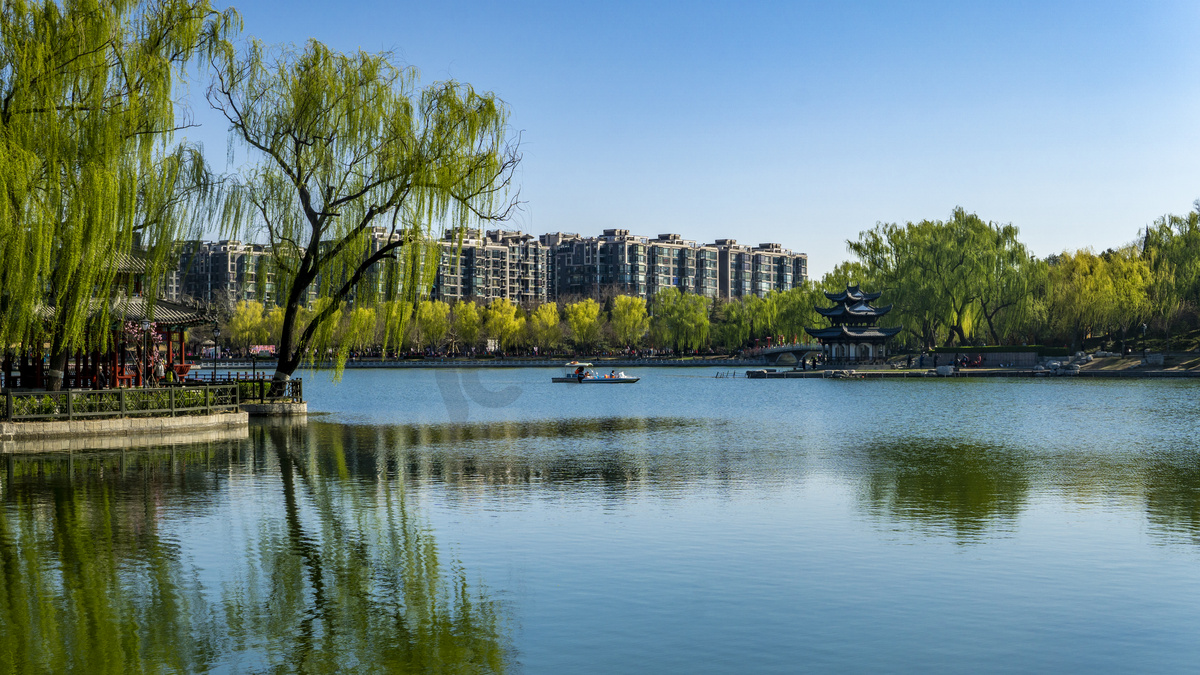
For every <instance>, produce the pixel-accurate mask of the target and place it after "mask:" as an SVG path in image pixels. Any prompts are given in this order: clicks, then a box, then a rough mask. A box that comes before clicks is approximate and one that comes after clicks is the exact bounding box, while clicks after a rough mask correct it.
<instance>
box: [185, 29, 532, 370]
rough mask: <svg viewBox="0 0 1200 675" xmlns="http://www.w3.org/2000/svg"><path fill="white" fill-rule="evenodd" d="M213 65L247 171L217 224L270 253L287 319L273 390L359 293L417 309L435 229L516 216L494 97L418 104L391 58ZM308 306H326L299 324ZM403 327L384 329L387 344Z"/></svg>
mask: <svg viewBox="0 0 1200 675" xmlns="http://www.w3.org/2000/svg"><path fill="white" fill-rule="evenodd" d="M219 66H220V67H219V69H218V70H219V72H218V75H217V77H216V80H215V81H214V83H213V85H212V86H211V87H210V88H209V91H208V100H209V102H210V104H211V105H212V106H213V107H214V108H216V109H217V110H218V111H219V112H221V113H222V114H223V115H224V116H225V118H226V119H227V120H228V121H229V124H230V133H231V136H232V138H233V139H235V140H236V141H237V142H239V143H240V144H241V145H243V146H245V148H247V149H248V151H249V152H250V153H251V155H252V157H254V158H255V161H253V162H252V163H251V164H250V165H249V166H248V167H247V168H245V169H244V170H243V171H242V173H241V175H240V177H239V179H238V180H237V183H236V187H235V189H234V190H233V193H234V195H235V199H233V200H231V201H230V204H231V205H233V206H234V207H235V208H234V209H232V210H231V211H230V212H229V214H227V216H228V220H227V222H228V223H231V224H232V225H231V227H236V228H238V229H240V230H243V231H246V234H247V237H248V238H263V239H266V240H267V242H268V243H269V244H270V246H271V251H272V263H273V265H274V268H275V279H276V284H277V286H278V288H279V298H280V300H281V301H282V305H283V308H284V320H283V325H282V326H281V330H280V337H279V344H278V349H277V352H278V355H279V365H278V366H277V368H276V371H275V379H276V380H277V381H278V380H285V379H288V378H290V377H291V375H292V373H293V372H295V370H296V368H297V367H299V365H300V364H301V362H302V361H303V360H304V359H305V358H312V355H315V354H320V353H324V352H325V351H326V348H327V345H324V344H322V340H321V337H320V336H321V335H322V334H323V331H322V326H323V325H324V324H326V323H327V322H329V321H330V320H331V319H332V318H333V317H334V316H335V314H336V313H337V312H338V311H340V309H341V307H342V306H343V305H344V304H345V303H346V302H347V300H348V299H350V298H352V297H354V296H355V294H356V293H357V292H358V291H360V290H362V288H363V287H365V286H371V287H372V288H379V287H380V286H382V298H381V299H383V300H384V301H396V300H399V301H402V302H407V303H412V302H415V299H416V297H417V296H418V294H419V293H420V292H421V291H422V290H423V289H424V288H425V287H427V286H428V285H429V283H430V282H431V281H432V275H433V274H434V272H435V271H436V260H437V256H438V250H437V245H436V243H434V235H433V232H434V230H435V228H437V227H440V226H443V225H449V226H452V227H458V228H460V229H465V228H466V227H467V226H468V225H471V224H477V223H478V222H479V221H489V220H499V219H504V218H506V217H507V216H508V215H509V213H510V211H511V210H512V208H513V205H514V204H515V202H513V201H511V200H510V199H509V197H508V194H507V188H508V186H509V184H510V180H511V178H512V172H513V169H514V167H515V166H516V163H517V161H518V159H519V158H518V156H517V154H516V146H515V145H514V144H510V143H509V142H508V141H506V131H507V126H506V121H505V119H506V110H505V107H504V105H503V104H502V103H501V101H499V100H498V99H497V98H496V97H495V96H494V95H492V94H480V93H477V92H476V91H475V90H474V89H472V88H471V87H470V86H468V85H464V84H460V83H457V82H446V83H440V84H435V85H432V86H429V87H427V88H424V89H420V90H419V91H418V89H417V84H416V81H417V77H416V72H415V71H414V70H412V69H401V68H399V67H397V66H396V65H394V64H393V63H392V61H391V56H390V55H389V54H386V53H384V54H368V53H365V52H358V53H354V54H341V53H338V52H335V51H332V50H330V49H329V48H328V47H326V46H325V45H323V44H321V43H320V42H317V41H315V40H313V41H309V43H308V44H307V45H306V47H305V48H304V50H303V51H302V52H299V53H297V52H295V51H293V50H289V49H281V50H278V51H276V50H268V49H266V48H265V47H264V46H263V45H262V44H261V43H259V42H251V44H250V45H249V47H248V48H247V50H246V51H245V53H244V54H242V55H241V56H239V57H238V58H237V59H233V60H230V61H228V62H226V63H223V64H219ZM426 260H430V261H431V262H432V263H433V264H429V265H426V264H425V262H426ZM310 293H314V294H315V295H317V296H318V297H319V298H325V299H328V302H327V303H323V304H322V310H321V311H318V312H313V313H312V314H311V316H310V317H309V318H307V319H306V320H304V321H300V320H299V319H300V318H301V311H300V310H301V307H302V306H304V305H305V304H306V303H307V302H309V298H310ZM402 324H403V322H401V321H394V322H392V325H390V326H388V331H389V333H391V334H392V335H393V336H394V337H395V338H397V341H398V338H399V332H400V330H402V328H403V325H402ZM341 362H342V361H341V359H340V358H339V364H340V363H341Z"/></svg>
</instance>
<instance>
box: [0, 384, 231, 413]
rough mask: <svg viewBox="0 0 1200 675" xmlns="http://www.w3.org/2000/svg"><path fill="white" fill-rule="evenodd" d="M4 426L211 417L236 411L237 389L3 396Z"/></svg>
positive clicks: (6, 393)
mask: <svg viewBox="0 0 1200 675" xmlns="http://www.w3.org/2000/svg"><path fill="white" fill-rule="evenodd" d="M3 397H4V398H3V404H4V408H3V410H0V413H3V417H2V419H3V420H4V421H6V422H33V421H39V420H41V421H74V420H87V419H103V418H114V417H178V416H186V415H211V414H213V413H219V412H231V411H236V410H237V409H238V404H239V402H240V401H239V392H238V385H237V384H235V383H230V384H213V385H201V386H184V387H154V388H146V389H99V390H67V391H12V390H5V391H4V392H3Z"/></svg>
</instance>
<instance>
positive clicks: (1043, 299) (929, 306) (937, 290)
mask: <svg viewBox="0 0 1200 675" xmlns="http://www.w3.org/2000/svg"><path fill="white" fill-rule="evenodd" d="M1018 234H1019V232H1018V230H1017V228H1016V227H1014V226H1012V225H1008V224H998V223H993V222H986V221H984V220H983V219H981V218H979V216H977V215H975V214H973V213H967V212H966V211H965V210H963V209H961V208H959V209H955V210H954V211H953V212H952V213H951V215H950V217H949V218H948V219H946V220H923V221H920V222H917V223H906V224H904V225H896V224H879V225H876V226H875V227H873V228H871V229H869V230H867V231H865V232H862V233H860V234H859V236H858V238H857V239H854V240H851V241H849V242H847V244H848V246H849V250H850V252H851V253H852V254H853V256H854V257H853V258H852V259H851V260H848V261H846V262H843V263H842V264H840V265H838V266H837V267H836V268H835V269H834V270H833V271H831V272H829V273H828V274H826V275H825V276H824V277H823V278H822V279H821V280H820V281H819V282H816V283H813V282H805V283H804V284H802V285H801V286H800V287H797V288H794V289H792V290H789V291H787V292H773V293H770V294H768V295H767V296H766V297H761V298H760V297H754V296H751V297H747V298H743V299H732V300H712V299H709V298H705V297H702V296H698V295H694V294H689V293H681V292H680V291H678V290H676V289H667V290H664V291H662V292H660V293H658V294H657V295H655V296H654V297H652V298H650V299H649V301H647V300H646V299H644V298H640V297H633V296H626V295H617V296H614V297H610V298H607V299H605V300H604V301H603V302H599V301H597V300H595V299H591V298H584V299H576V300H574V301H569V302H561V303H559V302H550V303H545V304H542V305H538V306H533V307H520V306H517V305H515V304H513V303H511V302H509V301H508V300H503V299H499V300H495V301H493V302H491V303H490V304H488V305H484V304H483V303H477V302H473V301H462V302H457V303H455V304H452V305H451V304H447V303H444V302H441V301H438V300H419V301H416V302H413V303H404V302H387V303H382V304H381V305H378V306H375V307H358V308H355V309H353V310H349V311H347V312H344V313H342V314H336V313H335V318H336V319H337V320H336V321H335V322H334V323H333V324H331V326H333V327H332V329H331V331H330V333H329V334H328V335H327V336H325V337H326V338H327V343H326V344H328V345H329V346H328V347H327V348H328V349H330V350H332V351H331V353H335V354H336V353H338V352H339V350H340V352H341V353H345V354H349V353H350V352H351V351H355V350H359V351H362V350H372V349H373V350H374V351H376V352H378V351H381V350H390V351H392V352H403V351H423V352H430V353H438V354H463V353H471V352H473V351H474V352H479V351H480V350H482V348H483V346H484V344H485V343H486V340H488V339H489V338H490V339H494V340H495V341H496V344H497V345H498V348H499V349H500V350H501V351H503V352H507V353H534V352H535V351H536V352H537V353H540V354H553V353H564V354H571V355H588V354H595V353H599V352H607V351H634V350H644V349H654V350H655V351H656V352H659V353H674V354H689V353H699V352H709V351H716V352H722V353H736V352H739V351H743V350H746V349H752V348H755V347H763V346H766V345H767V344H778V343H781V342H783V343H790V342H809V341H811V340H810V339H809V338H808V337H807V335H806V334H805V332H804V329H805V328H806V327H815V326H825V325H827V322H826V321H825V319H824V318H823V317H821V316H820V315H819V314H817V313H816V312H815V311H814V308H816V307H826V306H830V305H831V304H832V303H830V302H829V301H828V300H827V299H826V298H825V296H824V291H829V292H837V291H840V290H842V289H844V288H845V287H846V285H847V284H859V285H861V286H863V287H864V288H866V289H867V290H879V291H883V297H882V298H881V299H880V301H879V304H890V305H892V306H893V309H892V311H891V312H889V313H888V314H887V316H886V317H885V320H884V322H883V324H884V325H888V326H900V327H902V329H903V330H902V332H901V333H900V334H899V335H898V336H897V338H896V342H895V343H893V351H896V350H913V351H919V350H927V349H930V348H933V347H942V346H967V345H984V344H993V345H1018V344H1046V345H1054V346H1068V347H1070V348H1071V349H1079V348H1081V347H1083V346H1085V345H1086V346H1089V347H1107V348H1111V349H1122V348H1131V347H1132V346H1133V345H1134V344H1135V343H1134V340H1135V338H1136V339H1140V338H1141V337H1142V330H1141V329H1142V326H1143V325H1146V327H1147V330H1148V332H1149V335H1150V337H1151V338H1153V339H1155V340H1157V341H1158V342H1157V343H1156V345H1157V346H1158V347H1159V348H1168V346H1169V344H1168V343H1171V344H1173V345H1174V347H1175V348H1177V349H1182V348H1192V347H1193V346H1195V345H1194V343H1195V338H1194V337H1191V335H1192V333H1193V332H1195V331H1196V330H1197V328H1198V325H1197V324H1198V318H1200V316H1198V313H1197V312H1198V308H1200V202H1198V203H1197V210H1196V211H1192V212H1191V213H1188V214H1187V215H1184V216H1164V217H1162V218H1160V219H1158V220H1157V221H1155V222H1154V223H1153V224H1152V225H1150V226H1148V227H1146V228H1144V229H1143V230H1142V231H1141V232H1140V233H1139V234H1138V239H1137V240H1136V241H1135V242H1133V243H1131V244H1128V245H1126V246H1122V247H1120V248H1117V249H1109V250H1106V251H1103V252H1100V253H1096V252H1093V251H1091V250H1089V249H1080V250H1076V251H1064V252H1062V253H1058V254H1054V255H1051V256H1048V257H1046V258H1044V259H1039V258H1037V257H1035V256H1033V255H1031V254H1030V253H1029V251H1028V249H1027V248H1026V247H1025V245H1024V244H1023V243H1022V242H1021V241H1020V239H1019V237H1018ZM304 311H305V312H311V311H315V310H311V309H306V310H304ZM387 317H390V318H387ZM279 321H280V310H279V309H278V308H276V309H271V310H266V309H264V308H263V307H262V306H261V305H258V304H256V303H242V304H240V305H239V306H238V308H237V310H236V312H235V313H234V316H233V318H232V320H231V324H230V331H229V332H228V333H227V335H229V336H231V338H232V339H233V340H234V342H237V341H241V342H245V343H247V344H249V343H251V342H262V343H272V342H274V341H275V339H276V338H277V336H278V325H279ZM389 321H391V322H396V323H397V324H398V325H400V326H401V329H400V330H399V331H392V332H390V333H389V332H388V331H386V330H385V329H384V327H385V325H387V324H388V322H389ZM250 336H254V339H251V337H250Z"/></svg>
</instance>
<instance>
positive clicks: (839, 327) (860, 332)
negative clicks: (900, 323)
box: [804, 285, 900, 363]
mask: <svg viewBox="0 0 1200 675" xmlns="http://www.w3.org/2000/svg"><path fill="white" fill-rule="evenodd" d="M880 295H882V293H867V292H864V291H863V290H862V289H860V288H859V287H858V286H857V285H855V286H849V285H848V286H846V290H844V291H842V292H841V293H828V292H827V293H825V297H826V298H829V300H830V301H832V302H833V303H834V306H833V307H817V308H816V311H817V313H818V314H820V315H821V316H824V317H826V318H827V319H829V323H830V324H831V325H830V326H829V327H828V328H805V329H804V331H805V332H806V333H808V334H809V335H811V336H813V337H814V338H816V339H817V341H818V342H820V343H821V344H822V345H823V346H824V348H825V361H826V363H862V362H871V361H876V360H882V359H884V358H885V357H886V356H887V344H886V343H887V341H888V340H889V339H890V338H892V337H893V336H895V335H896V333H899V332H900V328H898V327H896V328H880V327H879V325H878V324H879V320H880V319H881V318H883V315H885V314H887V313H888V312H890V311H891V310H892V306H891V305H888V306H886V307H878V308H877V307H873V306H872V305H871V302H872V301H874V300H878V299H879V296H880Z"/></svg>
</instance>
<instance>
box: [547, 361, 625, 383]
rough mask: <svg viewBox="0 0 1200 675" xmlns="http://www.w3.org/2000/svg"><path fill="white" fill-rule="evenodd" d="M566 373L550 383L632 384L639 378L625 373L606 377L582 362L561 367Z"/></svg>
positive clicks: (610, 374) (613, 373)
mask: <svg viewBox="0 0 1200 675" xmlns="http://www.w3.org/2000/svg"><path fill="white" fill-rule="evenodd" d="M563 367H564V368H565V369H566V372H564V373H563V374H562V376H561V377H552V378H550V381H551V382H570V383H573V384H633V383H634V382H637V381H638V380H640V379H642V378H640V377H629V376H628V375H626V374H625V373H618V372H615V371H614V372H612V373H609V374H608V375H604V374H600V373H597V372H596V371H594V370H592V364H590V363H584V362H582V361H571V362H570V363H567V364H566V365H565V366H563Z"/></svg>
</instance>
